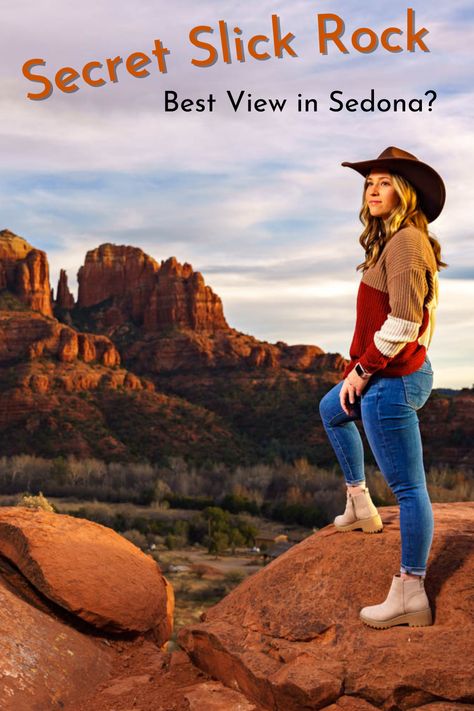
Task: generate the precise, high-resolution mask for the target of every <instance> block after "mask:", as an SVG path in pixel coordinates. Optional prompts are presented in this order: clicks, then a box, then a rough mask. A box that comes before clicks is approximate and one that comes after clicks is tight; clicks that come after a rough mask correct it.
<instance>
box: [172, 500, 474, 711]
mask: <svg viewBox="0 0 474 711" xmlns="http://www.w3.org/2000/svg"><path fill="white" fill-rule="evenodd" d="M433 509H434V514H435V537H434V543H433V547H432V551H431V555H430V560H429V568H428V572H427V577H426V589H427V592H428V596H429V597H430V601H431V604H432V607H433V610H434V618H435V623H434V625H433V626H430V627H417V628H409V627H406V626H400V627H394V628H391V629H388V630H375V629H372V628H370V627H367V626H365V625H364V624H363V623H362V622H361V621H360V620H359V611H360V609H361V608H362V607H364V606H365V605H373V604H377V603H379V602H382V601H383V600H384V598H385V596H386V593H387V592H388V589H389V587H390V583H391V578H392V575H393V574H395V573H397V572H398V567H399V546H400V543H399V522H398V508H397V507H386V508H382V509H381V510H380V511H381V515H382V520H383V522H384V530H383V532H382V533H381V534H378V535H373V536H368V535H366V534H363V533H362V532H351V533H346V534H342V533H338V532H337V531H336V530H335V528H334V526H332V525H330V526H326V527H325V528H323V529H321V530H320V531H318V532H317V533H315V534H314V535H311V536H310V537H308V538H306V539H305V540H304V541H302V542H301V543H299V544H298V545H296V546H293V547H292V548H290V549H289V550H288V551H287V552H286V553H284V554H283V555H281V556H280V557H278V558H277V559H276V560H274V561H273V562H272V563H270V564H269V565H267V566H266V567H265V568H264V569H262V570H261V571H259V572H258V573H256V574H255V575H252V576H251V577H250V578H248V579H247V580H245V581H244V582H243V583H241V584H240V585H239V586H238V587H237V588H235V589H234V590H233V591H232V592H231V593H230V594H229V595H227V596H226V597H225V598H224V599H223V600H221V601H220V602H219V603H218V604H217V605H215V606H213V607H212V608H210V609H209V610H208V611H207V612H206V613H204V615H203V616H204V620H203V621H202V622H201V623H200V624H197V625H193V626H189V627H187V628H185V629H183V630H181V632H180V633H179V636H178V640H179V642H180V644H181V646H182V647H183V648H184V649H185V650H186V652H187V653H188V654H189V655H190V657H191V659H192V661H193V663H195V664H196V665H197V666H199V667H200V668H201V669H203V670H204V671H206V672H208V673H210V674H211V675H212V676H213V677H214V678H216V679H218V680H220V681H221V682H223V683H224V684H226V685H227V686H229V687H230V688H233V689H236V690H240V691H241V692H243V693H244V694H245V695H246V696H247V698H249V699H250V700H255V701H256V702H258V703H261V704H262V705H263V706H264V707H265V708H267V709H272V710H278V711H302V710H303V709H305V710H306V709H307V710H309V709H326V711H328V710H329V709H330V710H331V711H336V710H337V709H347V710H348V711H356V709H357V711H358V710H359V709H360V711H364V710H365V709H367V710H368V709H374V708H375V709H384V710H386V711H396V710H398V709H404V710H405V709H421V708H422V709H424V710H425V711H428V709H429V711H443V710H444V711H448V710H449V711H450V710H451V709H453V710H454V709H458V708H459V709H465V708H472V705H473V704H474V675H473V673H472V670H473V667H472V649H473V648H472V640H473V639H474V606H473V599H474V545H473V544H474V503H449V504H435V505H434V506H433Z"/></svg>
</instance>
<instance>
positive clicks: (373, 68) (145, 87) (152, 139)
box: [0, 0, 474, 387]
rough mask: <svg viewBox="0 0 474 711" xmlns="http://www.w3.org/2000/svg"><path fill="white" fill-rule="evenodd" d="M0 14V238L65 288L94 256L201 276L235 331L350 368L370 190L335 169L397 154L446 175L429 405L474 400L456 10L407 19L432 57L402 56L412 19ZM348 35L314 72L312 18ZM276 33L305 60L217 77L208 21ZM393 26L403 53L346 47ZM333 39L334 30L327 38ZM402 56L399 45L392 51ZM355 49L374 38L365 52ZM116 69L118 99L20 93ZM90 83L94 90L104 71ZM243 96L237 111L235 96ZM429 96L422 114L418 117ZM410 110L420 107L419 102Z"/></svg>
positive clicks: (253, 9)
mask: <svg viewBox="0 0 474 711" xmlns="http://www.w3.org/2000/svg"><path fill="white" fill-rule="evenodd" d="M3 5H4V7H2V10H1V20H2V22H1V30H0V32H1V33H2V50H3V51H2V63H1V65H0V82H1V91H0V104H1V116H2V121H1V123H0V145H1V157H2V171H1V176H0V214H1V220H0V228H3V227H8V228H9V229H11V230H12V231H13V232H16V233H17V234H20V235H22V236H23V237H25V238H26V239H28V240H29V241H30V242H31V243H32V244H33V245H34V246H36V247H38V248H41V249H44V250H46V251H47V253H48V257H49V261H50V271H51V280H52V284H53V286H55V285H56V282H57V277H58V274H59V269H60V268H61V267H63V268H66V269H67V272H68V277H69V282H70V286H71V289H72V291H73V292H77V284H76V273H77V270H78V268H79V266H80V265H81V264H82V262H83V260H84V255H85V253H86V251H87V250H88V249H92V248H94V247H96V246H98V245H99V244H101V243H103V242H113V243H116V244H132V245H136V246H139V247H141V248H142V249H144V250H145V251H146V252H148V253H149V254H151V255H152V256H153V257H154V258H155V259H157V260H158V261H160V260H161V259H166V258H168V257H170V256H175V257H176V258H177V259H178V260H179V261H181V262H184V261H188V262H190V263H191V264H192V265H193V267H194V269H196V270H199V271H201V272H202V273H203V275H204V278H205V280H206V283H207V284H209V285H210V286H211V287H212V288H213V290H214V291H215V292H216V293H218V294H219V295H220V297H221V298H222V300H223V303H224V313H225V315H226V317H227V320H228V322H229V323H230V324H231V325H232V326H233V327H235V328H237V329H239V330H241V331H244V332H245V333H250V334H253V335H254V336H256V337H258V338H260V339H263V340H267V341H271V342H274V341H278V340H282V341H286V342H287V343H290V344H296V343H308V344H316V345H318V346H320V347H321V348H323V349H324V350H326V351H330V352H339V353H342V354H343V355H344V356H346V357H347V355H348V351H349V345H350V341H351V337H352V331H353V326H354V317H355V298H356V293H357V288H358V284H359V280H360V272H356V270H355V267H356V265H357V264H358V263H359V262H361V261H362V259H363V253H362V249H361V247H360V245H359V243H358V237H359V234H360V231H361V226H360V223H359V221H358V211H359V206H360V199H361V188H362V179H361V178H360V176H358V174H357V173H355V172H353V171H351V170H349V169H347V168H342V167H341V166H340V163H341V162H342V161H343V160H363V159H366V158H372V157H375V156H377V155H378V154H379V153H380V152H381V151H382V150H383V149H384V148H385V147H386V146H388V145H397V146H400V147H403V148H405V149H406V150H409V151H410V152H412V153H414V154H415V155H417V156H418V157H419V158H421V159H422V160H425V161H426V162H428V163H430V164H431V165H432V166H433V167H434V168H436V169H437V170H438V171H439V172H440V173H441V175H442V176H443V177H444V179H445V182H446V185H447V192H448V199H447V203H446V208H445V210H444V212H443V214H442V215H441V217H440V218H438V220H436V222H434V223H433V224H432V231H433V232H434V233H435V234H436V236H437V237H438V239H439V240H440V242H441V244H442V255H443V257H444V260H445V261H447V262H448V263H449V265H450V267H449V269H447V270H443V271H442V272H441V274H440V305H439V308H438V314H437V327H436V328H437V330H436V332H435V335H434V338H433V342H432V345H431V347H430V357H431V360H432V363H433V365H434V369H435V386H436V387H443V386H446V387H463V386H471V384H472V383H473V382H474V369H473V367H472V360H473V359H472V353H473V350H474V335H473V334H474V317H473V313H472V303H473V299H474V250H473V228H472V219H471V211H472V207H471V206H472V194H473V188H474V179H473V173H474V171H473V169H472V165H474V141H473V138H472V136H473V105H474V96H473V93H474V92H473V86H472V73H471V69H470V67H471V56H470V53H471V48H472V46H473V42H474V36H473V27H474V13H473V10H472V6H471V3H468V2H467V0H454V1H453V2H450V3H449V4H448V3H443V4H442V3H436V4H433V3H431V2H428V0H426V1H423V2H412V3H410V5H409V6H410V7H411V8H413V9H414V10H415V27H416V31H418V30H419V29H421V28H422V27H426V28H427V29H428V30H429V32H428V34H426V35H425V36H424V37H423V41H424V42H425V44H426V45H427V46H428V48H429V50H430V51H429V52H423V51H421V49H416V51H415V52H411V53H410V52H407V51H406V50H405V47H406V42H407V32H406V29H407V27H406V26H407V6H406V5H405V4H403V3H390V4H388V5H387V4H379V5H378V6H375V5H374V6H369V7H368V9H362V8H361V5H360V3H358V2H357V3H356V2H353V1H352V0H341V1H340V2H337V3H335V2H331V0H321V1H320V2H310V1H308V0H293V1H292V2H291V3H290V2H277V1H274V2H272V1H271V0H262V1H261V2H259V3H258V4H257V3H254V2H250V1H249V0H241V1H240V2H239V1H235V2H227V1H225V0H203V1H202V2H200V3H196V2H192V1H191V0H176V1H175V2H174V3H173V5H172V6H171V5H170V3H168V2H166V3H165V2H164V1H163V0H153V1H152V0H136V2H133V3H131V2H124V1H122V0H120V1H119V2H117V0H115V2H112V1H111V0H83V2H82V3H77V2H72V0H37V2H36V3H34V4H32V3H31V2H30V1H29V0H28V1H27V0H17V2H16V3H14V4H13V3H9V5H8V7H5V3H3ZM318 13H319V14H323V13H337V14H338V15H339V16H340V17H341V18H342V19H343V20H344V22H345V34H344V36H343V38H342V39H343V42H344V43H345V44H346V45H347V48H348V50H349V52H348V53H346V54H343V53H341V52H339V51H338V49H337V47H336V46H335V45H334V44H332V45H329V48H328V53H327V54H326V55H321V54H320V53H319V47H318V33H317V16H318ZM272 15H278V16H279V18H280V29H281V33H282V35H283V36H284V35H286V34H287V33H288V32H291V33H292V34H293V35H294V36H295V37H294V39H293V40H292V41H291V44H290V46H291V47H292V48H293V49H294V51H295V52H296V54H297V56H296V57H291V56H289V54H288V53H286V52H283V56H282V57H281V58H277V57H275V56H274V47H273V42H272V41H269V42H268V43H266V45H264V44H263V43H261V44H260V45H258V46H257V49H258V50H259V51H263V49H264V48H265V47H266V48H268V51H269V53H270V55H271V56H270V58H269V59H268V60H266V61H257V60H255V59H253V58H251V57H249V56H247V60H246V61H245V62H239V61H237V60H236V59H235V55H234V57H233V61H232V63H231V64H226V63H224V62H223V59H222V51H221V50H220V44H219V33H218V21H219V20H225V21H226V22H227V23H228V35H229V37H230V39H231V40H232V38H234V37H235V36H236V34H235V32H234V28H235V27H238V28H239V29H240V30H241V35H240V37H241V38H242V39H243V40H244V43H246V42H247V41H248V39H249V38H250V37H251V36H253V35H255V34H259V35H261V34H264V35H267V36H270V37H271V36H272V19H271V18H272ZM197 25H208V26H210V27H212V28H214V32H213V34H210V33H209V34H205V35H204V34H203V35H201V39H202V40H203V41H207V42H210V43H212V44H213V45H214V46H215V47H216V48H218V50H219V58H218V59H217V61H216V62H215V63H214V64H213V65H212V66H209V67H207V68H202V67H197V66H193V64H192V63H191V60H192V59H193V58H194V59H203V58H205V57H206V56H207V52H206V51H204V50H203V49H199V48H197V47H193V46H192V45H191V43H190V41H189V32H190V30H191V29H192V28H193V27H196V26H197ZM392 26H395V27H399V28H400V29H401V30H403V34H402V35H400V36H399V37H398V40H399V42H400V45H401V46H402V48H403V51H401V52H399V53H388V52H386V51H385V50H383V49H381V48H380V47H379V48H377V49H376V50H375V51H373V52H372V53H366V54H363V53H358V52H356V51H355V50H354V48H353V47H352V44H351V35H352V33H353V32H354V31H355V30H356V29H357V28H360V27H370V28H371V29H372V30H373V31H374V32H375V33H377V34H378V35H380V33H381V32H382V31H383V30H384V29H385V28H387V27H392ZM328 29H332V25H330V24H328ZM155 39H161V40H162V41H163V44H164V45H165V46H166V47H167V48H168V49H169V50H170V54H169V55H168V56H167V58H166V62H167V73H166V74H163V73H160V71H159V69H158V67H157V63H156V59H155V58H154V57H153V55H151V51H152V49H153V48H154V40H155ZM395 39H397V38H396V36H393V37H392V42H393V41H394V40H395ZM365 40H367V38H366V37H365ZM137 51H139V52H143V53H145V54H147V55H148V56H149V57H150V58H151V59H152V60H153V61H152V62H151V63H150V64H149V65H147V70H148V71H149V76H147V77H146V78H141V79H139V78H135V77H133V76H131V75H130V74H129V73H128V72H127V71H126V68H125V60H126V58H127V57H128V56H129V55H130V54H131V53H132V52H137ZM116 56H121V57H122V58H123V59H124V62H123V63H122V65H120V66H118V68H117V72H118V74H117V76H118V81H117V82H116V83H112V82H110V80H107V81H106V83H105V84H104V85H103V86H101V87H90V86H87V84H85V83H84V81H83V80H82V79H81V78H79V79H78V80H77V85H78V90H77V91H76V92H74V93H64V92H61V91H60V90H59V89H58V88H57V87H56V86H54V90H53V92H52V94H51V96H50V97H49V98H47V99H45V100H43V101H32V100H30V99H28V98H27V96H26V95H27V93H28V92H32V93H37V92H39V91H40V90H41V88H42V85H41V84H39V83H34V82H31V81H28V80H27V79H25V78H24V77H23V75H22V71H21V70H22V66H23V65H24V63H25V62H26V61H27V60H29V59H32V58H41V59H43V60H44V61H45V62H46V64H45V66H43V67H39V66H38V67H35V68H34V69H32V71H33V73H36V74H42V75H44V76H46V77H47V78H49V79H50V80H51V81H52V82H54V76H55V74H56V72H57V71H58V70H59V69H60V68H62V67H65V66H69V67H72V68H74V69H76V70H77V71H79V72H81V70H82V67H83V66H84V65H85V64H86V63H88V62H90V61H93V60H95V61H99V62H101V63H103V64H104V65H105V63H106V60H107V58H114V57H116ZM92 76H93V78H98V77H99V76H104V78H106V79H108V77H107V74H106V72H105V70H103V69H102V70H95V72H94V73H93V75H92ZM371 89H373V90H374V92H375V96H376V98H377V99H388V100H389V101H391V102H392V105H393V101H394V99H405V101H406V102H407V103H408V101H410V100H411V99H416V100H418V105H421V106H422V108H423V110H422V111H417V112H414V111H409V110H406V111H405V112H403V111H401V110H398V111H396V112H395V111H393V110H392V111H385V112H383V111H374V112H364V111H362V110H360V108H359V109H358V110H357V111H355V112H349V111H347V110H344V111H339V112H336V111H331V110H330V109H331V107H332V108H335V107H336V105H335V102H333V101H331V99H330V94H331V92H333V91H340V92H342V95H339V96H342V98H343V100H344V101H346V100H348V99H351V98H354V99H357V100H359V101H361V100H362V99H364V98H366V97H368V96H370V91H371ZM166 91H175V92H177V94H178V97H179V100H182V99H186V98H188V99H193V100H197V99H203V100H205V103H204V106H205V107H206V108H208V107H209V103H208V101H207V100H208V99H209V97H210V95H212V97H213V98H214V104H213V111H212V112H211V111H209V110H206V111H204V112H197V111H191V112H184V111H182V110H179V111H176V112H171V111H169V112H166V111H165V102H164V97H165V92H166ZM228 91H230V92H232V95H233V96H237V95H238V94H239V93H240V92H241V91H244V102H243V106H242V108H241V109H239V110H238V111H237V112H235V111H234V110H233V109H232V106H231V105H230V101H229V99H228V95H227V92H228ZM430 91H433V92H436V98H435V100H434V101H432V103H431V108H432V110H431V111H429V110H428V108H429V99H432V98H433V96H434V95H433V94H430V93H428V94H426V92H430ZM249 94H250V95H251V97H250V98H251V100H252V101H253V100H256V99H259V98H263V99H270V98H271V99H277V98H278V99H280V100H283V99H286V104H285V106H284V109H283V111H275V112H273V111H271V110H270V109H268V110H266V111H264V112H257V111H255V109H254V108H252V110H251V111H248V110H247V99H248V98H249V97H248V95H249ZM298 94H302V95H303V97H305V98H315V99H317V102H318V110H317V112H307V113H304V112H298V111H297V98H298ZM420 102H421V103H420Z"/></svg>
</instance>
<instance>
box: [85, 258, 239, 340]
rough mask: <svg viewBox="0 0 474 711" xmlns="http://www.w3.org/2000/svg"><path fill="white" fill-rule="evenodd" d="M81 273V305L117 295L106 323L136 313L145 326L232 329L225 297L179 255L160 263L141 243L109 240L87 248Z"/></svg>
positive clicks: (134, 317)
mask: <svg viewBox="0 0 474 711" xmlns="http://www.w3.org/2000/svg"><path fill="white" fill-rule="evenodd" d="M77 276H78V281H79V295H78V304H79V306H81V307H89V306H94V305H96V304H99V303H101V302H102V301H104V300H106V299H110V298H112V299H113V303H112V305H111V306H110V307H108V308H107V309H106V311H105V313H104V314H103V317H102V321H101V323H102V324H103V326H104V327H109V326H117V325H120V324H121V323H124V322H125V321H126V320H127V319H131V320H132V321H133V322H134V323H135V324H137V325H140V326H143V329H144V331H145V332H154V331H162V330H164V329H169V328H173V327H175V328H190V329H193V330H196V331H210V332H212V331H215V330H218V329H228V325H227V322H226V320H225V318H224V314H223V310H222V302H221V300H220V299H219V297H218V296H217V295H216V294H214V292H213V291H212V289H211V288H210V287H208V286H206V285H205V283H204V279H203V277H202V275H201V274H200V273H199V272H194V271H193V269H192V267H191V265H190V264H188V263H185V264H179V262H177V260H176V259H175V258H174V257H171V258H170V259H167V260H166V261H162V262H161V265H158V263H157V262H156V261H155V260H154V259H153V258H152V257H149V256H148V255H147V254H145V253H144V252H143V251H142V250H141V249H138V248H137V247H130V246H124V245H114V244H103V245H101V246H100V247H97V249H94V250H91V251H89V252H87V255H86V259H85V263H84V266H82V267H81V268H80V269H79V272H78V275H77Z"/></svg>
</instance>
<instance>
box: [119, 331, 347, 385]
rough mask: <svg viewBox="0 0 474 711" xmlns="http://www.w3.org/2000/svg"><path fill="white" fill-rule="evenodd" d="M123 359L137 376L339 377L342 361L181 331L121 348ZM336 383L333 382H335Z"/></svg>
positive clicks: (243, 338) (221, 334) (300, 349)
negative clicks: (223, 372)
mask: <svg viewBox="0 0 474 711" xmlns="http://www.w3.org/2000/svg"><path fill="white" fill-rule="evenodd" d="M123 355H124V360H125V362H126V363H127V364H128V367H130V368H132V369H133V370H135V371H136V372H137V373H154V374H161V373H171V372H173V371H176V372H177V373H179V372H180V371H181V372H182V371H193V372H196V371H198V370H199V369H203V368H235V369H242V368H243V369H246V370H247V369H248V368H249V367H251V368H258V369H268V370H270V371H271V370H274V371H278V370H282V369H290V370H296V371H308V372H319V373H325V374H326V375H327V376H328V379H330V378H331V377H332V376H333V375H335V376H337V377H339V376H340V374H341V372H342V370H343V369H344V366H345V363H346V362H347V361H345V359H344V358H342V356H340V355H339V354H336V353H324V351H322V350H321V348H318V347H317V346H304V345H301V346H288V345H287V344H286V343H283V342H281V341H280V342H279V343H276V344H273V343H267V342H264V341H259V340H258V339H257V338H254V337H253V336H248V335H247V334H244V333H240V332H239V331H236V330H235V329H228V330H220V331H216V332H215V333H214V334H213V337H212V338H209V336H208V334H206V333H203V332H199V331H193V330H191V329H182V330H180V331H178V332H176V333H172V334H170V335H164V334H163V335H161V334H160V333H159V332H156V333H155V334H151V333H150V334H147V336H146V337H145V338H143V339H138V340H136V341H135V342H134V343H132V345H131V346H129V347H128V348H125V349H124V353H123ZM335 382H336V381H335Z"/></svg>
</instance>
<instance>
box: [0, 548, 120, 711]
mask: <svg viewBox="0 0 474 711" xmlns="http://www.w3.org/2000/svg"><path fill="white" fill-rule="evenodd" d="M0 630H1V633H0V679H1V681H0V707H1V708H2V710H3V711H32V710H33V709H38V711H39V710H40V709H48V710H49V709H51V711H53V709H61V708H64V707H65V705H66V704H67V703H69V702H72V701H77V699H80V698H81V697H83V696H85V695H87V694H88V693H90V689H91V687H92V688H93V687H95V686H96V685H97V684H100V683H103V682H104V680H105V679H107V677H108V676H109V675H110V672H111V669H112V657H111V654H110V650H109V649H108V647H107V646H106V645H104V644H101V643H100V642H98V641H97V640H96V639H95V638H94V637H92V636H90V637H88V636H86V635H84V634H82V633H81V632H79V631H78V630H76V629H74V628H73V627H71V626H69V625H66V624H64V622H63V621H62V620H61V619H60V618H59V617H58V616H57V615H52V614H50V613H49V611H48V609H47V608H46V607H45V606H44V604H43V603H42V600H41V598H39V597H37V596H36V595H34V593H33V592H31V590H30V589H29V588H28V587H27V586H26V585H24V584H23V583H22V581H21V579H20V576H19V575H18V574H17V573H16V571H15V570H14V569H11V568H9V566H8V565H7V564H6V561H3V560H1V559H0Z"/></svg>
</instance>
